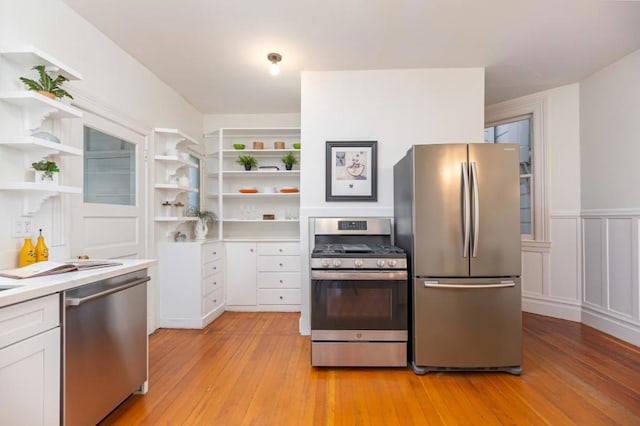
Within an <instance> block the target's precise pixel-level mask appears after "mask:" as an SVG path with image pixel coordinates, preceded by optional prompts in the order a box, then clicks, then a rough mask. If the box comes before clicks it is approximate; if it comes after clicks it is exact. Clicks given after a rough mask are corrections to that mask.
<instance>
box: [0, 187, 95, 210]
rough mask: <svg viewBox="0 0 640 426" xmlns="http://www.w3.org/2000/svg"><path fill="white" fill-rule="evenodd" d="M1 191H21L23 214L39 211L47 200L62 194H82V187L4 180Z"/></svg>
mask: <svg viewBox="0 0 640 426" xmlns="http://www.w3.org/2000/svg"><path fill="white" fill-rule="evenodd" d="M0 191H20V192H21V194H22V197H23V200H24V201H23V208H22V213H23V215H31V214H33V213H35V212H37V211H38V210H39V209H40V206H42V203H44V202H45V201H46V200H48V199H49V198H51V197H55V196H57V195H60V194H80V193H82V188H79V187H75V186H64V185H47V184H40V183H35V182H3V183H0Z"/></svg>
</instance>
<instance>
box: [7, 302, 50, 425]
mask: <svg viewBox="0 0 640 426" xmlns="http://www.w3.org/2000/svg"><path fill="white" fill-rule="evenodd" d="M0 336H1V337H0V424H3V425H22V424H24V425H27V424H28V425H58V424H60V352H61V349H60V299H59V295H57V294H54V295H51V296H47V297H43V298H39V299H34V300H30V301H27V302H23V303H19V304H16V305H12V306H8V307H5V308H2V309H0Z"/></svg>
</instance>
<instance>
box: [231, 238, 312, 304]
mask: <svg viewBox="0 0 640 426" xmlns="http://www.w3.org/2000/svg"><path fill="white" fill-rule="evenodd" d="M225 249H226V264H225V270H226V272H227V276H226V288H227V306H226V308H227V310H235V311H300V244H299V243H298V242H226V243H225Z"/></svg>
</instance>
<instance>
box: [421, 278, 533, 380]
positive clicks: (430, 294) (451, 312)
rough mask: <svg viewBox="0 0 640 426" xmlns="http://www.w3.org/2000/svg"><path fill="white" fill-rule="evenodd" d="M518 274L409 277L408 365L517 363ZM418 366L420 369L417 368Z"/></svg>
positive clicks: (426, 367)
mask: <svg viewBox="0 0 640 426" xmlns="http://www.w3.org/2000/svg"><path fill="white" fill-rule="evenodd" d="M520 295H521V288H520V279H519V278H514V279H484V278H482V279H458V280H456V279H424V278H416V279H414V281H413V296H414V297H413V305H412V308H413V332H412V337H413V341H412V344H413V350H412V352H413V354H412V355H413V364H414V365H415V366H418V367H420V368H419V369H416V368H415V367H414V370H416V372H418V373H420V372H422V373H424V372H427V371H431V370H438V369H442V368H459V369H487V368H504V369H506V370H509V367H517V368H515V369H511V372H513V373H519V367H520V365H521V364H522V312H521V296H520ZM420 369H422V371H419V370H420Z"/></svg>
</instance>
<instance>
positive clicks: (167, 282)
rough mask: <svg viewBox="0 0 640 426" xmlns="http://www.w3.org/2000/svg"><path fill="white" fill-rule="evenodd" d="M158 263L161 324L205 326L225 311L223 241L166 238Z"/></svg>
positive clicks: (174, 326)
mask: <svg viewBox="0 0 640 426" xmlns="http://www.w3.org/2000/svg"><path fill="white" fill-rule="evenodd" d="M158 263H159V266H158V271H159V272H158V274H159V288H160V327H169V328H203V327H205V326H206V325H207V324H209V323H210V322H211V321H213V320H214V319H216V318H217V317H218V316H220V315H221V314H222V313H223V312H224V297H225V289H224V278H225V277H224V249H223V245H222V243H221V242H211V241H208V242H201V241H188V242H180V243H174V242H163V243H160V244H159V247H158Z"/></svg>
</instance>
